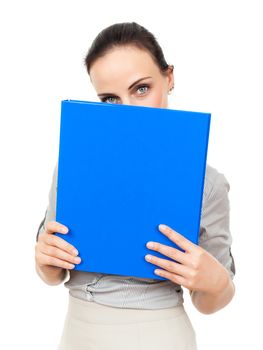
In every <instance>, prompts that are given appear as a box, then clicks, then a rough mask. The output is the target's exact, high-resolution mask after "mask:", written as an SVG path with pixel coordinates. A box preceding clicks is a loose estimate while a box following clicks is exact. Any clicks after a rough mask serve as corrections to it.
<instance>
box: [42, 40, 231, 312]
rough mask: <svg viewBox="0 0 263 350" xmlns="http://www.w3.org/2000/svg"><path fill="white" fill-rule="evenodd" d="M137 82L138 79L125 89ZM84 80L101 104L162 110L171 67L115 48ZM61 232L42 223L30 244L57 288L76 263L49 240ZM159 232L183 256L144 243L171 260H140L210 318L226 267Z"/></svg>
mask: <svg viewBox="0 0 263 350" xmlns="http://www.w3.org/2000/svg"><path fill="white" fill-rule="evenodd" d="M145 77H148V78H145ZM141 78H144V79H143V80H141V81H140V82H137V83H136V84H135V85H133V87H132V88H130V86H131V85H132V84H133V83H134V82H136V81H138V80H139V79H141ZM90 81H91V83H92V84H93V86H94V88H95V90H96V92H97V95H98V97H99V99H100V101H102V102H105V103H120V104H127V105H137V106H149V107H157V108H158V107H159V108H167V107H168V92H169V90H170V89H172V88H173V86H174V76H173V67H172V66H169V68H168V70H167V71H166V72H161V71H160V69H159V67H158V65H157V64H156V62H155V61H154V60H153V59H152V57H151V55H150V54H149V53H148V52H147V51H146V50H142V49H139V48H137V47H135V46H131V45H130V46H125V47H124V46H123V47H117V48H116V47H115V48H113V49H111V50H110V51H108V52H107V53H106V54H105V55H104V56H102V57H99V58H97V59H96V60H95V62H93V64H92V65H91V68H90ZM63 228H66V227H65V226H64V225H61V224H60V223H58V222H55V221H52V222H48V223H47V225H46V228H45V230H44V232H43V233H42V234H41V235H39V240H38V242H37V244H36V270H37V272H38V274H39V276H40V277H41V278H42V279H43V280H44V281H45V282H46V283H48V284H50V285H56V284H59V283H61V282H62V281H63V280H64V279H65V276H66V271H67V269H72V268H74V264H77V263H80V261H81V260H80V258H79V257H77V255H78V253H77V251H76V249H75V247H73V246H72V245H71V244H69V243H67V242H66V241H65V240H63V239H62V238H60V237H57V236H54V235H53V233H54V232H61V233H63V231H62V229H63ZM66 229H67V228H66ZM159 229H160V232H161V233H163V234H164V235H166V236H167V237H168V238H169V239H170V240H171V241H172V242H174V243H175V244H176V245H178V246H179V247H180V248H182V249H183V252H182V251H180V250H178V249H176V248H173V247H170V246H167V245H163V244H160V243H158V242H148V243H147V248H148V249H150V250H152V251H153V252H154V251H156V252H159V253H161V254H163V255H164V256H167V257H169V258H172V259H173V260H174V261H171V260H167V259H161V258H158V257H157V256H155V255H154V254H147V255H146V256H145V259H146V261H148V262H149V263H151V264H154V265H156V266H157V267H159V268H158V269H156V270H155V274H156V275H159V276H162V277H165V278H167V279H169V280H170V281H172V282H173V283H176V284H180V285H182V286H183V287H185V288H187V289H188V290H189V293H190V295H191V300H192V302H193V305H194V306H195V307H196V309H197V310H199V311H200V312H201V313H204V314H211V313H213V312H216V311H218V310H220V309H222V308H223V307H224V306H226V305H227V304H228V303H229V302H230V301H231V299H232V298H233V296H234V293H235V286H234V283H233V281H232V279H231V277H230V275H229V273H228V271H227V270H226V268H225V267H224V266H223V265H222V264H221V263H220V262H219V261H218V260H217V259H215V258H214V257H213V256H212V255H211V254H210V253H209V252H207V251H206V250H204V249H203V248H202V247H200V246H198V245H196V244H194V243H192V242H191V241H189V240H187V239H186V238H185V237H183V236H182V235H180V233H178V232H176V231H174V230H173V229H172V228H171V227H169V226H167V225H162V226H159ZM66 233H67V232H64V234H66Z"/></svg>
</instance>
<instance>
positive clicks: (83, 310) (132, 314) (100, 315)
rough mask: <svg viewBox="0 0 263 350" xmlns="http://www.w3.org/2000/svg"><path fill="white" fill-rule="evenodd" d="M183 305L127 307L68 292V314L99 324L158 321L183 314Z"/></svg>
mask: <svg viewBox="0 0 263 350" xmlns="http://www.w3.org/2000/svg"><path fill="white" fill-rule="evenodd" d="M185 314H186V312H185V309H184V306H183V305H178V306H174V307H170V308H165V309H154V310H148V309H129V308H119V307H112V306H108V305H103V304H98V303H96V302H94V301H85V300H81V299H79V298H76V297H73V296H72V295H70V294H69V302H68V315H69V316H72V317H74V318H76V319H78V320H80V321H83V322H88V323H99V324H124V323H138V322H150V321H160V320H164V319H170V318H176V317H179V316H181V315H185Z"/></svg>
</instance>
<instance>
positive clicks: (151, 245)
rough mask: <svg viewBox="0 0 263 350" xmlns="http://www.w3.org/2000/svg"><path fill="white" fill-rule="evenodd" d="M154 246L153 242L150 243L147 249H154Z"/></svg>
mask: <svg viewBox="0 0 263 350" xmlns="http://www.w3.org/2000/svg"><path fill="white" fill-rule="evenodd" d="M153 246H154V244H153V242H148V243H147V244H146V247H147V248H153Z"/></svg>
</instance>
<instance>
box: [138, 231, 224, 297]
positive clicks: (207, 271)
mask: <svg viewBox="0 0 263 350" xmlns="http://www.w3.org/2000/svg"><path fill="white" fill-rule="evenodd" d="M159 229H160V231H161V232H162V233H163V234H165V236H167V237H168V238H169V239H170V240H171V241H172V242H174V243H175V244H176V245H177V246H178V247H180V248H182V249H183V250H184V251H185V252H182V251H180V250H179V249H176V248H173V247H169V246H167V245H163V244H160V243H157V242H148V243H147V245H146V246H147V248H149V249H152V250H155V251H157V252H159V253H161V254H163V255H166V256H167V257H169V258H171V259H173V260H176V261H171V260H167V259H161V258H158V257H156V256H152V255H146V256H145V259H146V260H147V261H148V262H150V263H152V264H154V265H157V266H160V267H161V268H162V270H160V269H157V270H155V271H154V272H155V273H156V274H157V275H159V276H162V277H164V278H167V279H169V280H171V281H172V282H174V283H177V284H180V285H182V286H184V287H186V288H187V289H189V290H190V291H202V292H205V293H209V294H211V295H217V294H218V293H220V292H221V291H222V290H223V289H224V287H225V286H226V285H227V283H228V281H229V274H228V271H227V270H226V268H225V267H224V266H223V265H222V264H220V262H219V261H218V260H217V259H216V258H215V257H213V256H212V255H211V254H210V253H209V252H207V251H206V250H204V249H203V248H202V247H200V246H198V245H196V244H194V243H192V242H191V241H189V240H188V239H186V238H185V237H183V236H182V235H180V234H179V233H177V232H176V231H174V230H172V229H171V228H170V227H169V226H166V225H159ZM151 244H152V245H151ZM148 258H150V259H148Z"/></svg>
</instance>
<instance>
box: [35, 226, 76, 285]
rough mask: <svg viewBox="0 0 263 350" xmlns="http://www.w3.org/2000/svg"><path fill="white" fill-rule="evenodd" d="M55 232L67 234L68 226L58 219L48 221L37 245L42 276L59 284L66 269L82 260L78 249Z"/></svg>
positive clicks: (37, 259) (38, 266) (36, 252)
mask: <svg viewBox="0 0 263 350" xmlns="http://www.w3.org/2000/svg"><path fill="white" fill-rule="evenodd" d="M54 232H59V233H62V234H67V233H68V228H67V227H66V226H64V225H62V224H60V223H59V222H57V221H50V222H48V223H47V224H46V227H45V230H44V232H43V233H41V234H40V235H39V237H38V241H37V243H36V245H35V260H36V266H37V269H38V272H39V271H41V277H43V279H44V280H45V281H46V282H47V283H49V282H50V283H49V284H57V282H59V281H60V280H61V275H62V273H63V270H64V269H73V268H74V267H75V264H79V263H80V261H81V259H80V257H77V255H78V251H77V249H76V248H75V247H74V246H72V245H71V244H70V243H68V242H67V241H65V240H64V239H62V238H60V237H58V236H56V235H54V234H53V233H54ZM64 272H65V271H64Z"/></svg>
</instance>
